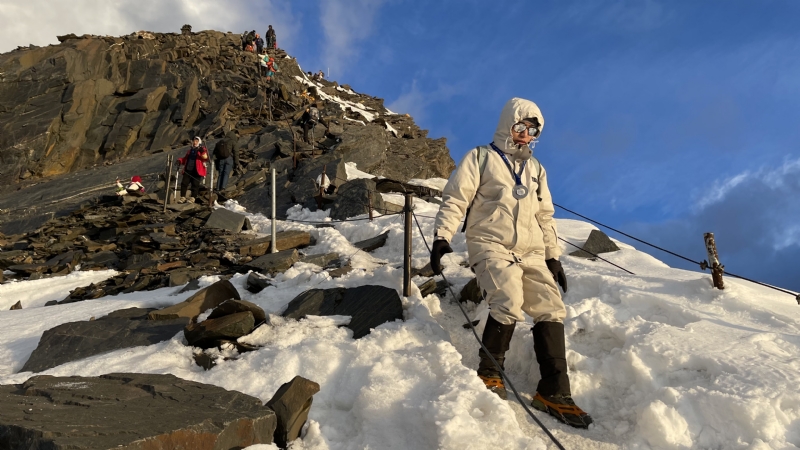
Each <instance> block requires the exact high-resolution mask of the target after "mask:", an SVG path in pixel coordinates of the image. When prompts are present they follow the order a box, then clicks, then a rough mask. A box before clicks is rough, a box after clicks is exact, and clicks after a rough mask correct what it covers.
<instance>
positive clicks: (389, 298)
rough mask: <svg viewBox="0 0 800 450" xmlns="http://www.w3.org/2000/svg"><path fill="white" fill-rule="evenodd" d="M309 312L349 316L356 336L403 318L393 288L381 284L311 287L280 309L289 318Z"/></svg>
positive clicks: (359, 336)
mask: <svg viewBox="0 0 800 450" xmlns="http://www.w3.org/2000/svg"><path fill="white" fill-rule="evenodd" d="M309 315H312V316H351V317H352V319H350V323H349V324H348V325H347V327H348V328H350V329H351V330H353V339H358V338H361V337H364V336H366V335H368V334H369V332H370V330H371V329H372V328H375V327H377V326H378V325H380V324H382V323H385V322H393V321H395V320H397V319H400V320H403V303H402V301H401V300H400V295H398V293H397V291H396V290H394V289H390V288H387V287H384V286H373V285H367V286H359V287H355V288H349V289H347V288H332V289H310V290H308V291H306V292H303V293H302V294H300V295H298V296H297V297H295V298H294V300H292V301H291V302H289V305H288V306H287V307H286V311H284V313H283V317H288V318H291V319H301V318H303V317H305V316H309Z"/></svg>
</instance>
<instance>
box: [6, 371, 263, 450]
mask: <svg viewBox="0 0 800 450" xmlns="http://www.w3.org/2000/svg"><path fill="white" fill-rule="evenodd" d="M276 426H277V418H276V415H275V413H274V412H273V411H272V409H270V408H269V407H267V406H264V405H262V403H261V400H259V399H258V398H255V397H251V396H249V395H245V394H242V393H241V392H236V391H228V390H225V389H222V388H220V387H217V386H212V385H207V384H202V383H197V382H194V381H187V380H182V379H180V378H177V377H175V376H174V375H160V374H136V373H112V374H108V375H102V376H99V377H52V376H36V377H33V378H30V379H28V381H26V382H25V383H23V384H21V385H4V386H0V448H3V449H8V450H23V449H24V450H45V449H67V448H69V449H100V448H102V449H111V448H113V449H121V450H145V449H168V448H169V449H174V448H185V449H193V450H218V449H234V448H244V447H247V446H250V445H255V444H270V443H272V440H273V435H274V433H275V429H276Z"/></svg>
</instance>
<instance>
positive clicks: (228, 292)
mask: <svg viewBox="0 0 800 450" xmlns="http://www.w3.org/2000/svg"><path fill="white" fill-rule="evenodd" d="M231 298H232V299H235V300H241V299H242V297H240V296H239V291H237V290H236V288H235V287H234V286H233V285H232V284H231V282H230V281H228V280H220V281H217V282H216V283H214V284H212V285H211V286H208V287H205V288H203V289H201V290H199V291H198V292H196V293H195V294H194V295H192V296H191V297H189V298H187V299H186V300H184V301H182V302H180V303H178V304H175V305H172V306H168V307H166V308H163V309H159V310H157V311H152V312H151V313H150V314H148V316H147V317H148V318H149V319H150V320H169V319H176V318H179V317H185V318H190V319H192V320H195V319H196V318H197V316H199V315H200V314H201V313H203V312H205V311H207V310H209V309H211V308H214V307H216V306H218V305H219V304H220V303H222V302H224V301H225V300H228V299H231Z"/></svg>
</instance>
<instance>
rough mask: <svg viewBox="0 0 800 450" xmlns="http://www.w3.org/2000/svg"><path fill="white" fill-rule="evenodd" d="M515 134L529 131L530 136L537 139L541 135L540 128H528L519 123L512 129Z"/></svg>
mask: <svg viewBox="0 0 800 450" xmlns="http://www.w3.org/2000/svg"><path fill="white" fill-rule="evenodd" d="M511 129H512V130H514V132H515V133H522V132H523V131H525V130H528V136H530V137H536V136H538V135H539V127H537V126H528V125H526V124H525V123H523V122H517V123H515V124H514V126H512V127H511Z"/></svg>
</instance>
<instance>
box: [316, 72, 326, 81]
mask: <svg viewBox="0 0 800 450" xmlns="http://www.w3.org/2000/svg"><path fill="white" fill-rule="evenodd" d="M317 79H318V80H324V79H325V72H323V71H322V70H320V71H319V72H317Z"/></svg>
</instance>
